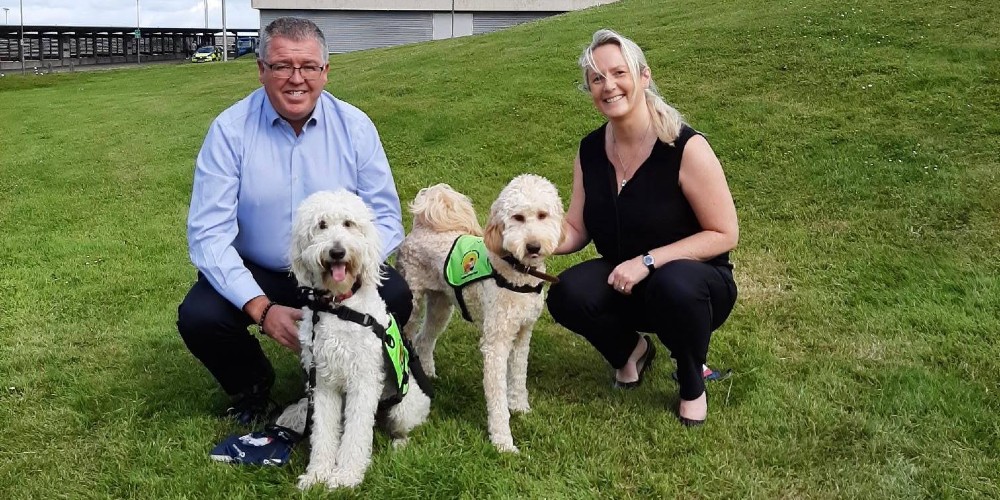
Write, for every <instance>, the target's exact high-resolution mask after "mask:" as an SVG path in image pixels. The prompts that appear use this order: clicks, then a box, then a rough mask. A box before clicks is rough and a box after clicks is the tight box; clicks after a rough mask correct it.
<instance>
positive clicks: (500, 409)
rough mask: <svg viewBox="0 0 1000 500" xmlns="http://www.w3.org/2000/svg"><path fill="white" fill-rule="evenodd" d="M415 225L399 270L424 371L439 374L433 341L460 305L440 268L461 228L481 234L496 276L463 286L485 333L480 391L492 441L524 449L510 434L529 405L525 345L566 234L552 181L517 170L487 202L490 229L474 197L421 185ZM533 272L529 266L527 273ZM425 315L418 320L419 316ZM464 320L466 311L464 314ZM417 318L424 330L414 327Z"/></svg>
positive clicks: (441, 186) (410, 330)
mask: <svg viewBox="0 0 1000 500" xmlns="http://www.w3.org/2000/svg"><path fill="white" fill-rule="evenodd" d="M410 211H411V212H412V213H413V226H412V230H411V232H410V234H409V235H407V236H406V238H405V239H404V240H403V244H402V245H401V246H400V249H399V258H398V264H399V270H400V273H401V274H402V275H403V277H404V278H406V282H407V284H408V285H409V287H410V290H411V291H412V292H413V300H414V309H413V311H414V312H413V321H410V322H409V324H407V327H406V335H407V336H408V337H409V338H410V339H411V340H412V341H413V343H414V349H416V351H417V354H418V355H419V357H420V359H421V363H422V365H423V368H424V371H425V372H426V373H427V375H429V376H432V377H433V376H435V375H436V370H435V366H434V346H435V344H436V342H437V338H438V335H439V334H440V333H441V332H442V331H443V330H444V329H445V327H447V326H448V322H449V320H450V319H451V314H452V311H453V309H454V306H456V305H460V301H459V299H458V297H457V294H456V292H455V289H454V288H453V287H452V285H450V284H449V283H448V281H447V279H446V276H445V272H444V268H445V261H446V259H447V254H448V253H449V249H450V248H452V246H453V244H454V243H455V242H456V239H457V238H458V237H459V236H460V235H463V234H471V235H482V236H483V239H484V240H485V244H486V249H487V254H488V258H489V263H490V264H491V265H492V267H493V271H494V276H493V278H492V279H491V278H487V279H481V280H479V281H475V282H473V283H471V284H469V285H467V286H465V287H464V288H463V289H462V292H461V295H462V297H464V302H465V303H466V304H467V308H468V312H469V313H470V316H471V317H472V318H473V320H474V321H475V323H476V325H477V326H478V327H479V330H480V332H481V335H480V339H479V349H480V351H482V354H483V389H484V391H485V395H486V410H487V422H488V429H489V435H490V441H492V442H493V445H494V446H495V447H496V448H497V449H498V450H499V451H502V452H514V453H516V452H517V451H518V449H517V447H516V446H514V439H513V437H512V436H511V432H510V413H511V412H517V413H527V412H528V411H529V410H530V406H529V405H528V389H527V386H526V379H527V371H528V348H529V342H530V340H531V330H532V327H533V326H534V324H535V321H536V320H537V319H538V316H539V315H540V314H541V312H542V307H543V303H544V297H543V293H542V280H541V279H540V278H539V277H537V276H545V277H546V278H550V277H548V276H546V275H544V271H545V258H546V257H547V256H548V255H551V254H552V252H553V250H555V248H556V247H557V246H558V245H559V242H560V240H561V238H562V224H563V214H564V212H563V206H562V201H561V200H560V198H559V193H558V191H557V190H556V188H555V186H553V185H552V183H551V182H549V181H548V180H547V179H545V178H544V177H540V176H537V175H530V174H525V175H521V176H518V177H516V178H514V179H513V180H512V181H511V182H510V183H509V184H507V186H506V187H504V188H503V190H502V191H501V192H500V195H499V197H498V198H497V199H496V201H495V202H494V203H493V206H492V208H491V209H490V216H489V220H488V222H487V226H486V231H485V233H484V232H483V230H482V229H481V228H480V225H479V222H478V220H477V218H476V213H475V210H474V208H473V206H472V202H471V201H470V200H469V198H468V197H466V196H465V195H463V194H461V193H459V192H457V191H455V190H454V189H452V188H451V186H449V185H447V184H437V185H434V186H430V187H427V188H424V189H421V190H420V192H419V193H418V194H417V196H416V198H415V199H414V200H413V202H412V203H411V204H410ZM529 271H532V272H533V274H528V272H529ZM421 317H422V319H423V320H422V322H420V321H417V320H418V319H419V318H421ZM467 319H468V318H467ZM418 324H419V331H416V330H417V325H418Z"/></svg>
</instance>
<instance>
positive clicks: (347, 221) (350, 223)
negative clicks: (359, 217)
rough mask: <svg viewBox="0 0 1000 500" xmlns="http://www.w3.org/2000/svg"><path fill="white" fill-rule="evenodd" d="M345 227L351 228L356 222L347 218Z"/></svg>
mask: <svg viewBox="0 0 1000 500" xmlns="http://www.w3.org/2000/svg"><path fill="white" fill-rule="evenodd" d="M344 227H346V228H348V229H350V228H352V227H354V223H353V222H351V221H349V220H345V221H344Z"/></svg>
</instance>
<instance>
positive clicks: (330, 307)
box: [299, 284, 434, 434]
mask: <svg viewBox="0 0 1000 500" xmlns="http://www.w3.org/2000/svg"><path fill="white" fill-rule="evenodd" d="M356 288H358V286H357V284H355V290H352V292H354V291H356ZM299 295H300V297H301V298H302V299H303V301H304V302H305V303H306V305H307V307H309V309H310V310H312V323H313V328H312V341H311V342H310V344H309V345H310V346H312V345H314V344H315V342H316V325H318V324H319V320H320V317H319V313H320V312H326V313H330V314H332V315H334V316H336V317H338V318H340V319H341V320H343V321H350V322H351V323H355V324H358V325H361V326H364V327H366V328H369V329H371V330H372V333H374V334H375V336H376V337H378V339H379V340H380V341H381V342H382V359H383V364H384V365H385V376H386V385H387V386H388V387H391V388H392V395H391V396H389V397H388V398H386V399H384V400H382V401H381V402H380V403H379V407H380V409H384V408H391V407H392V406H395V405H396V404H398V403H399V402H400V401H402V400H403V396H405V395H406V393H407V392H408V391H409V389H410V385H409V382H410V378H409V374H410V373H412V374H413V378H414V379H416V381H417V386H419V387H420V389H421V390H422V391H424V393H425V394H427V397H429V398H433V397H434V389H433V387H431V383H430V379H429V378H428V377H427V375H426V374H424V370H423V367H422V366H421V365H420V358H418V357H417V354H416V352H415V351H414V350H413V347H412V346H410V343H409V342H408V341H407V340H406V339H405V338H404V337H403V336H402V334H400V332H399V326H398V325H397V324H396V318H394V317H393V316H392V314H389V325H388V327H383V326H382V325H381V324H379V323H378V322H377V321H375V318H373V317H372V316H371V315H370V314H366V313H361V312H358V311H355V310H354V309H351V308H350V307H347V306H345V305H342V304H340V303H339V302H336V301H335V300H333V299H332V298H331V297H330V292H329V291H327V290H319V289H315V288H310V287H304V286H303V287H299ZM311 358H312V360H311V362H310V366H309V380H308V381H307V382H306V395H307V396H308V397H309V406H308V410H307V413H306V428H307V429H308V428H309V426H310V424H311V422H312V415H313V408H314V403H313V393H314V392H315V390H316V356H315V354H313V355H312V356H311ZM408 372H409V373H408ZM303 434H305V432H303Z"/></svg>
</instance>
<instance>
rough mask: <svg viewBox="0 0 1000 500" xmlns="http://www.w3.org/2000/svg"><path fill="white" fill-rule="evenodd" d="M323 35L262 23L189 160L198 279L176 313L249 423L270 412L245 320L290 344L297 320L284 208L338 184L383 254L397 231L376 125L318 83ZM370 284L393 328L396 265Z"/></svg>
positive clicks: (401, 289) (268, 375)
mask: <svg viewBox="0 0 1000 500" xmlns="http://www.w3.org/2000/svg"><path fill="white" fill-rule="evenodd" d="M328 57H329V53H328V50H327V46H326V39H325V37H324V36H323V32H322V31H320V29H319V28H317V27H316V25H315V24H313V23H312V22H311V21H308V20H306V19H297V18H288V17H283V18H280V19H276V20H275V21H274V22H272V23H271V24H269V25H268V26H267V27H266V28H264V32H263V34H262V36H261V39H260V54H259V59H258V60H257V68H258V71H259V77H260V82H261V84H263V88H260V89H257V90H256V91H254V92H253V93H251V94H250V95H249V96H248V97H246V98H245V99H243V100H242V101H240V102H238V103H236V104H235V105H233V106H232V107H230V108H229V109H227V110H225V111H223V112H222V114H220V115H219V116H218V117H217V118H216V119H215V121H214V122H213V123H212V125H211V127H210V129H209V131H208V135H207V136H206V137H205V142H204V144H203V145H202V148H201V152H200V153H199V154H198V158H197V160H196V164H195V174H194V187H193V191H192V195H191V207H190V212H189V214H188V230H187V235H188V247H189V252H190V256H191V261H192V262H193V263H194V265H195V266H196V267H197V268H198V281H197V282H196V283H195V284H194V286H193V287H192V288H191V291H190V292H188V294H187V296H186V297H185V298H184V301H183V302H182V303H181V305H180V307H178V311H177V329H178V331H179V332H180V334H181V337H182V338H183V339H184V342H185V344H186V345H187V347H188V349H190V350H191V352H192V354H194V355H195V357H197V358H198V359H199V360H200V361H201V362H202V363H203V364H204V365H205V367H206V368H208V370H209V372H211V373H212V375H213V376H214V377H215V378H216V380H218V382H219V384H221V385H222V388H223V389H224V390H225V391H226V392H227V393H228V394H229V395H230V396H231V397H232V398H233V405H232V407H230V408H229V409H228V410H227V414H228V415H231V416H232V417H234V418H235V419H236V420H237V421H239V422H241V423H244V424H246V423H249V422H251V421H252V420H254V419H256V418H257V417H260V416H263V415H264V414H266V412H267V411H268V410H269V404H270V397H269V396H270V389H271V385H272V384H273V382H274V371H273V369H272V368H271V363H270V362H269V361H268V359H267V357H266V356H265V355H264V353H263V351H262V350H261V346H260V343H259V342H258V341H257V339H256V338H255V337H253V336H252V335H251V334H250V333H249V331H248V329H247V327H248V326H249V325H250V324H258V325H259V326H260V332H261V333H262V335H266V336H267V337H270V338H271V339H273V340H274V341H276V342H278V343H279V344H281V345H282V346H284V347H287V348H288V349H290V350H292V351H296V352H297V351H298V350H299V342H298V327H297V321H299V320H301V319H302V312H301V311H300V309H299V307H300V306H301V303H300V301H299V299H298V297H297V293H296V283H295V280H294V278H293V277H291V275H290V274H289V271H288V270H289V268H290V262H289V260H288V253H289V248H290V245H291V243H290V242H291V226H292V216H293V213H294V211H295V209H296V208H297V206H298V205H299V203H300V202H301V201H302V200H304V199H305V198H306V197H307V196H309V195H310V194H312V193H314V192H316V191H322V190H329V189H337V188H344V189H347V190H348V191H352V192H354V193H357V194H358V195H359V196H360V197H361V198H362V199H363V200H365V202H366V203H367V204H368V205H369V206H370V207H371V209H372V211H373V212H374V214H375V218H376V221H375V222H376V225H377V226H378V230H379V235H380V236H381V239H382V241H383V249H382V258H383V259H385V258H386V257H388V256H389V255H390V254H391V253H392V252H394V251H395V249H396V247H397V246H399V244H400V242H401V241H402V239H403V225H402V220H401V213H400V203H399V196H398V195H397V194H396V187H395V184H394V181H393V178H392V173H391V172H390V170H389V164H388V160H387V159H386V156H385V151H384V150H383V149H382V144H381V142H380V141H379V137H378V132H377V131H376V130H375V126H374V124H373V123H372V121H371V120H370V119H369V118H368V116H366V115H365V114H364V113H363V112H362V111H360V110H358V109H357V108H355V107H353V106H351V105H349V104H347V103H345V102H343V101H340V100H338V99H337V98H335V97H333V96H332V95H330V94H329V93H328V92H326V91H324V90H323V86H324V85H325V84H326V81H327V73H328V72H329V70H330V68H329V65H328ZM384 268H385V271H386V274H387V278H386V280H385V281H383V283H382V284H381V285H380V287H379V292H380V294H381V295H382V297H383V299H385V301H386V303H387V304H388V307H389V311H390V312H391V313H393V315H394V316H395V317H396V320H397V321H398V322H399V323H400V324H401V325H402V324H405V323H406V321H407V320H408V319H409V316H410V312H411V308H412V306H411V300H412V295H411V294H410V291H409V289H408V288H407V287H406V282H405V281H404V280H403V278H402V277H401V276H400V275H399V273H398V272H396V271H395V270H394V269H392V268H391V267H389V266H388V265H385V266H384Z"/></svg>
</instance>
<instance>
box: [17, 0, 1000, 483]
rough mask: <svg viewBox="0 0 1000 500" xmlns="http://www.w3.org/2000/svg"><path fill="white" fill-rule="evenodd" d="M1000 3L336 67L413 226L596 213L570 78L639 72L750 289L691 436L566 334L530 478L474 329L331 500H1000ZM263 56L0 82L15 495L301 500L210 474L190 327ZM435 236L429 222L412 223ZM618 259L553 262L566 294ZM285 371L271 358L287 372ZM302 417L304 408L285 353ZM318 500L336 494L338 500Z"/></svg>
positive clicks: (657, 28) (644, 2)
mask: <svg viewBox="0 0 1000 500" xmlns="http://www.w3.org/2000/svg"><path fill="white" fill-rule="evenodd" d="M998 18H1000V6H998V5H996V4H993V3H989V2H974V1H969V0H955V1H951V2H945V3H941V4H937V5H934V4H932V2H919V1H909V0H884V1H879V2H860V1H847V2H837V3H833V4H831V3H830V2H824V1H820V0H786V1H781V2H764V1H759V0H742V1H736V0H715V1H690V0H677V1H673V0H671V1H664V0H624V1H622V2H619V3H617V4H614V5H610V6H604V7H600V8H595V9H590V10H586V11H582V12H576V13H571V14H566V15H561V16H556V17H553V18H550V19H546V20H543V21H540V22H536V23H531V24H528V25H523V26H521V27H517V28H514V29H511V30H508V31H504V32H502V33H495V34H490V35H485V36H476V37H469V38H462V39H456V40H446V41H439V42H433V43H425V44H418V45H412V46H406V47H399V48H392V49H384V50H373V51H365V52H360V53H353V54H346V55H337V56H333V57H332V58H331V65H332V69H331V71H330V82H329V85H328V87H327V88H328V89H329V90H330V91H331V92H333V93H334V94H335V95H337V96H338V97H341V98H343V99H345V100H347V101H349V102H351V103H353V104H355V105H357V106H359V107H360V108H361V109H363V110H365V111H366V112H367V113H369V115H370V116H371V117H372V119H373V120H374V121H375V123H376V124H377V125H378V127H379V130H380V133H381V135H382V138H383V141H384V144H385V147H386V151H387V153H388V156H389V160H390V162H391V164H392V166H393V169H394V173H395V176H396V180H397V184H398V186H399V189H400V194H401V196H402V198H403V201H404V203H405V202H407V201H409V200H410V199H412V197H413V195H414V194H415V193H416V191H417V190H418V189H419V188H420V187H423V186H425V185H428V184H431V183H435V182H442V181H446V182H449V183H450V184H452V185H453V186H455V187H457V188H459V189H460V190H462V191H464V192H466V193H468V194H469V195H470V196H472V198H473V199H474V200H475V202H476V205H477V208H479V209H480V211H481V215H482V214H485V211H486V210H487V208H488V207H489V204H490V202H491V201H492V200H493V198H494V197H495V196H496V193H497V192H498V191H499V189H500V188H501V187H502V186H503V184H504V183H506V181H507V180H509V179H510V178H511V177H513V176H515V175H516V174H519V173H522V172H533V173H539V174H542V175H545V176H547V177H549V178H550V179H552V180H553V181H554V182H555V183H556V184H557V185H558V186H559V187H560V190H561V191H562V194H563V196H564V199H567V198H568V196H569V190H570V179H571V170H572V168H571V164H572V159H573V156H574V154H575V151H576V147H577V144H578V141H579V139H580V138H581V137H582V136H583V135H585V134H586V132H588V131H589V130H592V129H593V128H595V127H597V126H599V125H600V123H601V117H600V116H599V115H598V114H597V113H596V111H594V109H593V107H592V105H591V104H590V101H589V97H588V96H587V95H586V94H583V93H581V92H580V91H579V90H578V86H579V84H580V74H579V70H578V69H577V67H576V62H575V61H576V57H577V56H578V55H579V52H580V50H581V49H582V48H583V47H584V46H585V45H586V44H587V42H589V40H590V35H591V34H592V33H593V32H594V31H595V30H596V29H598V28H602V27H611V28H614V29H617V30H619V31H621V32H622V33H624V34H625V35H627V36H630V37H632V38H633V39H635V40H636V41H637V42H638V43H639V45H640V46H641V47H643V48H644V49H645V50H646V53H647V57H648V58H649V61H650V64H651V66H652V70H653V75H654V78H655V79H656V81H657V83H658V84H659V86H660V88H661V90H662V91H663V94H664V95H665V96H666V98H667V100H668V101H670V102H671V103H673V104H675V105H676V106H677V108H678V109H680V110H681V112H682V113H684V114H685V116H686V117H687V119H688V120H689V122H690V123H691V124H692V125H693V126H694V127H696V128H697V129H699V130H701V131H703V132H704V133H705V134H706V135H707V137H708V138H709V140H710V142H711V143H712V145H713V147H714V149H715V151H716V152H717V154H718V155H719V157H720V158H721V160H722V162H723V166H724V167H725V169H726V172H727V175H728V178H729V182H730V186H731V188H732V191H733V194H734V196H735V198H736V203H737V209H738V211H739V215H740V222H741V229H742V234H741V235H742V239H741V242H740V245H739V247H738V248H737V250H736V251H735V252H734V253H733V258H734V261H735V262H736V273H737V281H738V283H739V285H740V291H741V296H740V299H739V301H738V303H737V307H736V310H735V311H734V313H733V316H732V317H731V319H730V320H729V322H728V323H727V324H726V325H725V326H724V327H723V328H722V329H721V330H720V331H719V332H717V334H716V336H715V338H714V342H713V346H712V351H711V353H710V362H711V363H713V364H714V365H717V366H723V367H731V368H733V369H735V371H736V375H735V376H734V377H733V378H731V379H729V380H727V381H725V382H722V383H718V384H713V385H710V387H709V404H710V416H709V423H708V424H707V425H706V426H705V427H703V428H701V429H697V430H687V429H684V428H682V427H681V426H680V425H679V424H678V423H677V422H676V420H675V418H674V417H673V416H672V415H671V410H672V408H673V407H674V406H675V405H676V398H677V396H676V386H675V385H674V383H673V382H672V381H671V380H670V377H669V374H670V371H671V368H670V367H669V364H668V363H665V362H666V361H667V359H666V357H664V358H663V359H662V360H661V361H664V363H659V364H658V366H655V367H654V370H653V371H652V372H651V374H650V378H648V379H647V383H646V384H644V386H643V387H642V388H641V389H639V390H637V391H634V392H630V393H628V394H620V393H618V392H614V391H612V390H611V388H610V381H611V373H610V369H609V368H608V367H607V366H606V365H605V364H604V362H603V360H602V359H601V358H600V357H599V356H598V355H597V353H596V352H595V351H593V349H591V348H590V347H589V346H588V345H587V344H586V343H585V342H583V341H582V340H581V339H579V338H578V337H576V336H575V335H573V334H572V333H570V332H568V331H566V330H564V329H562V328H561V327H559V326H557V325H555V324H554V323H553V322H552V321H551V319H550V318H549V317H548V315H547V314H546V315H543V318H542V320H541V321H540V322H539V324H538V327H537V328H536V332H535V337H534V340H533V347H532V353H531V359H530V366H529V390H530V391H531V402H532V406H533V411H532V412H531V413H530V414H528V415H526V416H523V417H517V418H514V419H513V421H512V422H513V432H514V437H515V441H516V442H517V444H518V445H519V446H520V448H521V450H522V453H521V454H520V455H519V456H500V455H498V454H497V453H496V452H494V451H493V449H492V446H491V445H490V443H489V441H488V438H487V436H486V431H485V425H486V419H485V407H484V402H483V396H482V392H481V387H480V386H481V361H480V360H479V359H478V351H477V349H476V337H475V333H474V332H473V331H472V330H471V329H470V328H469V327H468V326H467V325H465V324H463V323H462V322H460V321H457V320H456V321H454V322H453V323H452V326H451V327H450V331H449V332H448V334H447V335H446V336H445V337H444V339H443V340H442V343H441V345H440V348H439V352H440V358H439V360H438V371H439V374H440V375H441V378H440V379H439V381H438V383H437V391H438V394H439V396H438V398H437V399H436V400H435V402H434V405H433V409H432V413H431V418H430V420H429V421H428V422H427V424H425V425H424V426H423V427H421V428H420V429H419V430H418V431H417V432H416V433H415V434H414V439H413V440H412V443H411V446H410V447H409V448H407V449H405V450H402V451H400V452H395V453H394V452H391V450H390V449H389V446H388V440H387V439H386V438H385V436H381V435H380V436H378V438H377V442H376V447H375V454H374V459H373V464H372V467H371V469H370V470H369V473H368V476H367V478H366V481H365V483H364V484H363V485H362V486H361V487H360V488H359V489H357V490H355V491H351V492H342V493H338V494H336V495H334V496H337V497H354V496H358V497H372V498H386V497H399V498H409V497H420V498H455V497H464V498H484V497H509V498H521V497H544V498H559V497H571V498H581V497H582V498H607V497H616V498H617V497H632V498H650V497H666V498H671V497H685V498H688V497H712V498H733V497H747V496H757V497H763V498H773V497H847V498H858V497H863V498H870V497H886V496H888V497H908V498H909V497H934V498H937V497H962V498H975V497H985V498H989V497H993V498H995V497H997V496H1000V472H998V471H1000V456H998V455H1000V452H998V450H1000V417H998V416H997V415H998V413H1000V402H998V399H997V397H996V391H997V389H998V384H1000V361H998V359H1000V345H998V340H997V339H998V331H1000V278H998V276H1000V264H998V262H1000V249H998V244H997V242H998V234H997V233H998V232H997V227H998V224H997V221H998V220H1000V202H998V201H997V200H998V199H1000V188H998V183H997V172H998V169H1000V161H998V158H1000V155H998V151H1000V139H998V138H1000V51H998V50H997V47H1000V33H998V32H1000V28H998V24H997V23H996V19H998ZM255 71H256V70H255V67H254V66H253V63H252V61H244V60H239V61H234V62H231V63H228V64H211V65H184V66H171V67H144V68H139V69H132V70H119V71H108V72H88V73H77V74H61V75H45V76H28V77H20V76H10V75H8V76H6V77H3V78H0V224H2V226H0V227H2V236H0V242H2V243H0V383H2V386H0V429H3V430H4V437H3V444H2V445H0V491H2V492H4V493H3V496H4V497H6V498H51V497H69V498H84V497H91V498H106V497H135V498H165V497H170V498H180V497H186V498H202V497H225V498H239V497H245V498H249V497H258V496H269V497H287V496H291V495H295V494H296V493H295V491H296V490H295V489H294V479H295V476H296V475H297V474H299V473H301V471H302V470H303V469H304V466H305V461H306V458H307V457H306V454H305V453H304V452H303V451H304V450H303V449H301V448H300V449H299V450H298V451H297V453H296V455H294V460H293V463H292V464H291V465H290V466H289V467H287V468H284V469H278V470H275V469H266V470H259V469H249V468H234V467H227V466H223V465H219V464H216V463H213V462H211V461H209V460H208V457H207V452H208V450H209V449H210V447H211V445H212V444H213V443H214V442H216V441H217V440H219V439H220V438H221V437H223V436H224V435H226V434H229V433H231V432H236V431H238V430H239V429H238V428H237V427H235V426H234V425H232V424H229V423H227V422H224V421H221V420H219V419H217V418H215V417H214V416H213V415H214V414H215V413H216V412H218V411H219V410H220V409H221V408H222V407H224V406H225V403H226V397H225V395H224V394H223V393H222V392H221V390H220V389H218V388H217V387H216V385H215V383H214V381H212V380H211V377H210V376H209V375H208V373H207V372H206V371H205V370H204V369H203V368H202V367H201V366H200V365H199V364H198V362H197V361H196V360H195V359H194V358H193V357H192V356H191V355H190V354H189V353H188V352H187V351H186V349H185V348H184V345H183V343H182V342H181V340H180V338H179V337H178V335H177V333H176V329H175V326H174V321H175V319H176V306H177V304H178V303H179V301H180V300H181V298H182V297H183V295H184V293H185V292H186V291H187V289H188V287H189V286H190V285H191V283H192V282H193V280H194V277H195V276H194V274H195V273H194V270H193V268H192V267H191V265H190V263H189V262H188V259H187V251H186V242H185V237H184V222H185V218H186V214H187V203H188V200H189V197H190V189H191V175H192V170H193V159H194V156H195V154H196V153H197V151H198V148H199V147H200V145H201V141H202V139H203V137H204V134H205V131H206V130H207V127H208V125H209V123H210V122H211V120H212V118H214V116H215V115H217V114H218V113H219V112H220V111H222V110H223V109H225V108H226V107H228V106H229V105H231V104H232V103H234V102H235V101H237V100H238V99H240V98H242V97H243V96H244V95H246V94H247V93H248V92H249V91H251V90H252V89H254V88H256V87H257V86H258V83H257V80H256V74H255ZM407 223H408V222H407ZM592 255H593V253H592V250H588V251H586V252H584V253H582V254H578V255H574V256H567V257H560V258H556V259H554V260H553V263H552V267H553V268H554V270H556V271H559V270H561V269H564V268H565V267H567V266H569V265H571V264H572V263H574V262H576V261H578V260H579V259H583V258H587V257H589V256H592ZM272 347H273V346H272ZM269 352H270V353H271V354H272V358H274V359H276V361H277V367H278V370H279V377H280V378H281V380H280V382H279V385H278V387H277V394H276V396H277V397H278V398H279V399H288V398H291V397H292V396H293V395H295V394H296V393H297V391H298V390H299V389H300V382H299V379H298V377H297V374H296V370H297V368H296V363H295V359H293V357H292V356H291V355H289V354H286V353H282V352H279V350H278V349H277V348H272V349H269ZM307 496H308V497H319V496H322V495H321V494H320V492H319V491H314V492H311V493H310V494H308V495H307Z"/></svg>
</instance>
